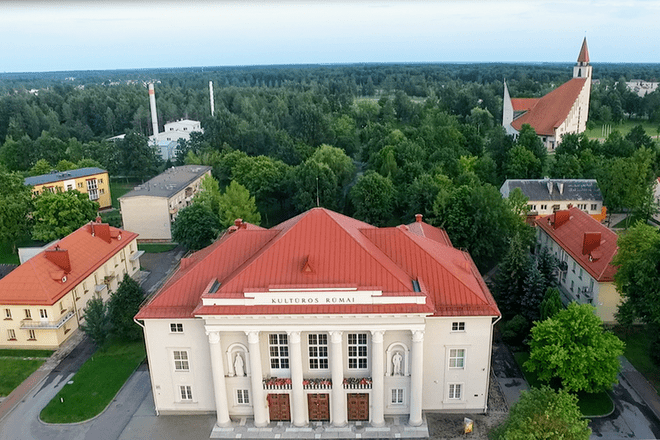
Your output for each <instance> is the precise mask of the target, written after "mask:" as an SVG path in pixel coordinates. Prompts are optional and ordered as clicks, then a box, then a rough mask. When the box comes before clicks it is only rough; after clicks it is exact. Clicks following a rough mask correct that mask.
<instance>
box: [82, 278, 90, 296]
mask: <svg viewBox="0 0 660 440" xmlns="http://www.w3.org/2000/svg"><path fill="white" fill-rule="evenodd" d="M87 292H89V289H88V288H87V282H86V281H83V295H84V294H85V293H87Z"/></svg>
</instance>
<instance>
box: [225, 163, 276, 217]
mask: <svg viewBox="0 0 660 440" xmlns="http://www.w3.org/2000/svg"><path fill="white" fill-rule="evenodd" d="M287 168H288V167H287V165H286V164H285V163H284V162H282V161H281V160H275V159H271V158H270V157H267V156H257V157H251V156H245V157H242V158H240V159H238V161H236V164H235V165H234V167H233V168H232V169H231V175H232V179H233V180H235V181H236V182H238V183H240V184H241V185H243V186H244V187H246V188H247V189H248V191H250V194H252V195H254V198H255V200H256V201H257V203H258V204H259V206H262V207H266V206H268V205H269V204H270V205H272V204H273V203H276V202H277V200H278V199H280V198H281V193H282V186H283V184H284V181H285V176H286V172H287Z"/></svg>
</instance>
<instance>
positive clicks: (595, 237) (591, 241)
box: [582, 232, 601, 255]
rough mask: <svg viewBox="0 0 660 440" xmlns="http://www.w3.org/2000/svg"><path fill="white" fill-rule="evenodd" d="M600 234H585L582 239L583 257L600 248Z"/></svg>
mask: <svg viewBox="0 0 660 440" xmlns="http://www.w3.org/2000/svg"><path fill="white" fill-rule="evenodd" d="M600 237H601V235H600V232H585V233H584V237H583V239H582V255H587V254H589V253H591V251H593V250H595V249H596V248H598V246H600Z"/></svg>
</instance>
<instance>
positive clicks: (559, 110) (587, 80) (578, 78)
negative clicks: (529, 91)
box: [502, 37, 592, 151]
mask: <svg viewBox="0 0 660 440" xmlns="http://www.w3.org/2000/svg"><path fill="white" fill-rule="evenodd" d="M591 69H592V67H591V66H590V65H589V49H588V48H587V39H586V37H585V39H584V41H583V42H582V48H581V49H580V54H579V55H578V59H577V63H576V64H575V67H573V78H572V79H571V80H569V81H568V82H566V83H564V84H562V85H561V86H559V87H557V88H556V89H555V90H553V91H552V92H550V93H548V94H547V95H545V96H543V97H541V98H511V96H510V95H509V89H508V88H507V85H506V81H505V82H504V100H503V106H502V107H503V109H502V125H503V126H504V128H505V129H506V132H507V133H508V134H511V135H514V136H516V135H517V134H518V133H519V132H520V129H521V128H522V126H523V125H524V124H529V125H531V126H532V127H533V128H534V130H535V131H536V134H537V135H538V136H539V137H540V138H541V140H542V141H543V144H544V145H545V146H546V148H547V149H548V151H554V149H555V148H557V146H558V145H559V144H560V143H561V139H562V136H564V135H565V134H568V133H582V132H583V131H585V130H586V128H587V117H588V115H589V96H590V94H591Z"/></svg>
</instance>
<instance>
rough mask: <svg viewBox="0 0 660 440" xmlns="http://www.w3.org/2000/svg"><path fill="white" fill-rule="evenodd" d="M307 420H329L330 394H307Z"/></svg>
mask: <svg viewBox="0 0 660 440" xmlns="http://www.w3.org/2000/svg"><path fill="white" fill-rule="evenodd" d="M307 407H308V409H309V421H310V422H312V421H317V422H318V421H328V422H329V421H330V395H329V394H308V395H307Z"/></svg>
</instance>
